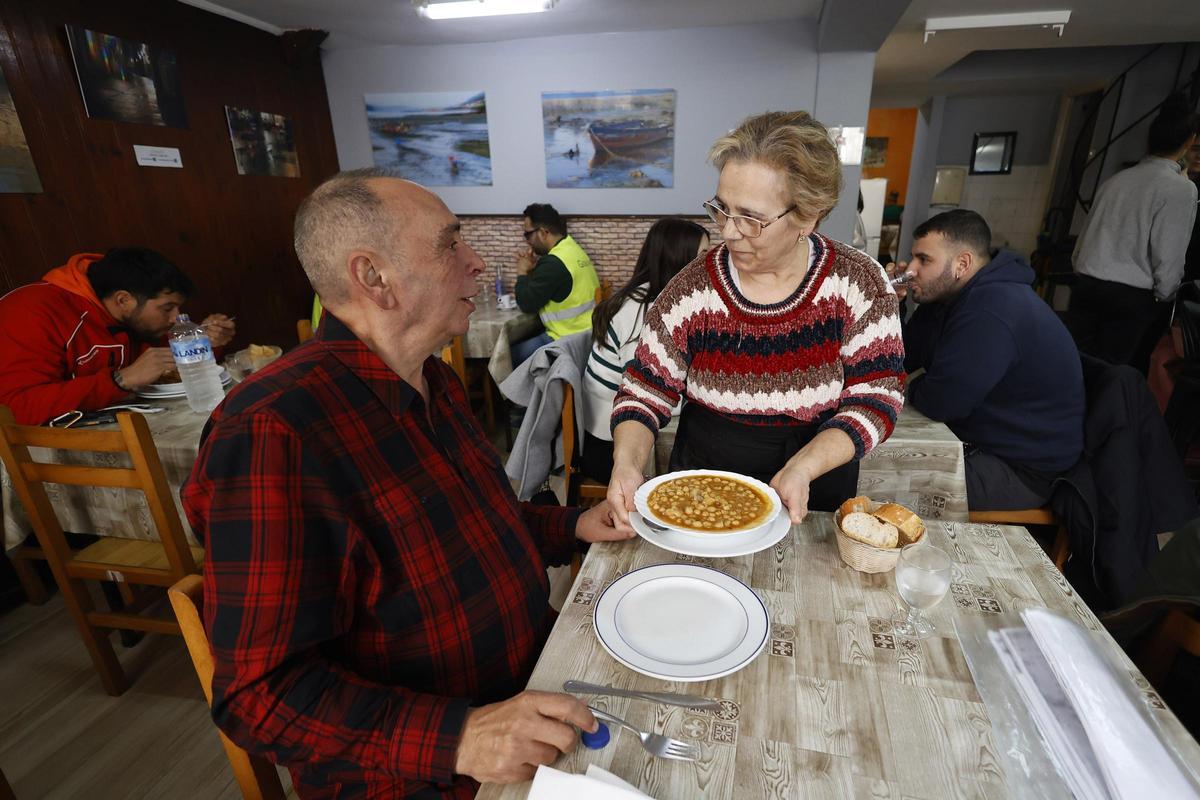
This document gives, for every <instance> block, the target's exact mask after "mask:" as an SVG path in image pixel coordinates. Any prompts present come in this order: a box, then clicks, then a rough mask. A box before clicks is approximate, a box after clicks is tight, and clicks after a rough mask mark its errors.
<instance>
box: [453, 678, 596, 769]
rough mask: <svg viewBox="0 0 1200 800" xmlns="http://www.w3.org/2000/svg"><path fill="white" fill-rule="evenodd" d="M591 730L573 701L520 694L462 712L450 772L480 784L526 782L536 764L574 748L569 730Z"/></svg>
mask: <svg viewBox="0 0 1200 800" xmlns="http://www.w3.org/2000/svg"><path fill="white" fill-rule="evenodd" d="M572 725H573V726H575V727H574V728H573V727H571V726H572ZM597 726H598V723H597V722H596V718H595V717H593V716H592V712H591V711H588V707H587V705H586V704H585V703H584V702H583V701H582V700H580V699H579V698H577V697H572V696H571V695H569V694H554V693H552V692H533V691H525V692H521V693H520V694H519V695H517V696H516V697H513V698H511V699H508V700H504V701H501V702H499V703H494V704H492V705H490V706H481V707H479V708H473V709H471V710H470V711H468V712H467V721H466V723H465V724H464V725H463V732H462V740H461V741H460V742H459V744H458V756H457V758H456V760H455V762H454V771H455V772H456V773H458V774H459V775H469V776H471V777H472V778H474V779H475V780H477V781H479V782H480V783H516V782H518V781H527V780H530V779H531V778H532V777H533V773H534V772H536V771H537V768H538V765H539V764H551V763H553V762H554V761H555V760H557V759H558V756H559V754H560V753H569V752H571V750H573V749H574V747H575V743H576V742H577V741H578V740H579V737H578V735H577V734H576V733H575V728H581V729H583V730H585V731H588V732H589V733H592V732H595V731H596V729H597Z"/></svg>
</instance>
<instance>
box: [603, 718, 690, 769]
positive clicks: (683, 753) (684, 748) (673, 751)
mask: <svg viewBox="0 0 1200 800" xmlns="http://www.w3.org/2000/svg"><path fill="white" fill-rule="evenodd" d="M588 708H589V709H591V712H592V714H594V715H595V717H596V719H598V720H602V721H604V722H611V723H612V724H614V725H620V726H621V727H622V728H624V729H625V730H627V731H629V732H630V733H632V734H633V735H634V736H636V737H638V739H640V740H641V742H642V747H644V748H645V749H646V752H647V753H649V754H650V755H652V756H657V757H658V758H670V759H674V760H676V761H695V760H696V759H698V758H699V757H700V745H698V744H696V743H694V742H685V741H682V740H680V739H672V738H671V737H669V736H663V735H662V734H661V733H647V732H646V731H643V730H639V729H638V728H635V727H633V726H632V725H630V724H629V723H628V722H626V721H625V720H623V719H621V718H620V717H614V716H613V715H612V714H609V713H608V712H607V711H601V710H600V709H598V708H592V707H591V706H588Z"/></svg>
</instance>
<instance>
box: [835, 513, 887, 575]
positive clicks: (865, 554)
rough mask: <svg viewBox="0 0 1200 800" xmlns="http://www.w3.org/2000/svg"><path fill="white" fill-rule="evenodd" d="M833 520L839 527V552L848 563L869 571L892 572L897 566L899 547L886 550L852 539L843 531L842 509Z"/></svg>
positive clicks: (860, 569)
mask: <svg viewBox="0 0 1200 800" xmlns="http://www.w3.org/2000/svg"><path fill="white" fill-rule="evenodd" d="M833 521H834V522H835V523H836V527H837V546H838V554H839V555H841V557H842V561H845V562H846V564H848V565H849V566H851V567H853V568H854V569H856V570H858V571H859V572H869V573H876V572H891V571H892V570H893V569H895V568H896V562H897V561H899V560H900V548H899V547H893V548H890V549H887V550H884V549H883V548H881V547H872V546H871V545H869V544H866V543H865V542H860V541H858V540H857V539H851V538H850V537H849V536H847V535H846V534H845V533H844V532H843V531H842V512H841V511H836V512H834V515H833Z"/></svg>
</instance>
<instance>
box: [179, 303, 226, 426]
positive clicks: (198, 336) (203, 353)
mask: <svg viewBox="0 0 1200 800" xmlns="http://www.w3.org/2000/svg"><path fill="white" fill-rule="evenodd" d="M168 338H169V339H170V341H171V355H172V356H174V357H175V366H176V367H177V368H178V369H179V377H180V378H182V379H183V389H184V391H185V392H187V400H188V405H189V406H190V407H191V409H192V411H194V412H196V413H197V414H207V413H208V412H210V411H212V410H213V409H214V408H216V407H217V406H218V405H219V404H220V402H221V401H222V400H223V399H225V391H224V390H223V389H222V388H221V370H220V368H219V367H217V360H216V359H215V358H214V357H213V351H212V344H210V343H209V341H208V334H206V333H205V332H204V329H203V328H201V327H200V326H199V325H197V324H196V323H194V322H192V321H191V320H190V319H189V318H188V315H187V314H180V315H179V319H178V320H177V321H176V322H175V324H174V325H173V326H172V327H171V332H170V334H168Z"/></svg>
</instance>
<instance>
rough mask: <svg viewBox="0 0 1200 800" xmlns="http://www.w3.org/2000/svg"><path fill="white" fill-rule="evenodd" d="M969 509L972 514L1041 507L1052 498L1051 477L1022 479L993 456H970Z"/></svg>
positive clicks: (970, 453)
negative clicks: (975, 512) (974, 512)
mask: <svg viewBox="0 0 1200 800" xmlns="http://www.w3.org/2000/svg"><path fill="white" fill-rule="evenodd" d="M965 463H966V468H967V507H968V508H970V509H971V510H972V511H1023V510H1025V509H1027V508H1041V507H1042V506H1044V505H1046V503H1047V501H1049V499H1050V493H1051V491H1052V490H1053V488H1054V487H1053V481H1052V479H1051V478H1050V477H1049V476H1034V475H1031V474H1029V473H1026V474H1025V475H1024V476H1022V475H1021V474H1020V473H1019V472H1018V470H1015V469H1013V468H1012V466H1011V465H1009V463H1008V462H1006V461H1004V460H1003V459H1001V458H998V457H997V456H994V455H992V454H990V453H985V452H983V451H981V450H975V449H971V448H970V447H969V446H968V449H967V453H966V459H965Z"/></svg>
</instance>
